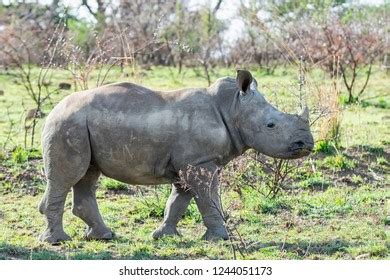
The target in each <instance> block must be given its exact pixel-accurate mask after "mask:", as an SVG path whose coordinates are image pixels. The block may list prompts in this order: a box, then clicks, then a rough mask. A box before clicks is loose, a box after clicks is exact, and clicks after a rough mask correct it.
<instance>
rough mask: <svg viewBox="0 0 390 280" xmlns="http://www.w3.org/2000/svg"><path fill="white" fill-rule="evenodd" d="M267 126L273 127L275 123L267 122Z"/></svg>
mask: <svg viewBox="0 0 390 280" xmlns="http://www.w3.org/2000/svg"><path fill="white" fill-rule="evenodd" d="M267 127H268V128H274V127H275V124H274V123H272V122H271V123H268V124H267Z"/></svg>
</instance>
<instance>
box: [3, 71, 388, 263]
mask: <svg viewBox="0 0 390 280" xmlns="http://www.w3.org/2000/svg"><path fill="white" fill-rule="evenodd" d="M176 71H177V70H175V69H168V68H153V69H150V70H148V71H141V70H138V71H137V72H136V73H135V74H133V75H132V73H130V77H127V75H123V74H120V73H119V72H118V71H117V70H115V71H114V73H113V74H112V76H109V77H108V81H110V82H111V81H117V80H132V81H135V82H138V83H142V84H145V85H147V86H150V87H153V88H161V89H174V88H180V87H183V86H206V84H205V79H204V78H202V77H200V76H199V75H198V74H197V72H196V71H193V70H191V69H188V70H185V73H184V74H180V75H179V74H177V73H176ZM294 71H295V70H294V69H288V71H286V70H282V69H281V70H278V71H277V72H276V73H275V74H274V75H265V74H264V73H262V72H261V71H256V73H254V76H255V77H256V78H257V80H258V82H259V84H260V89H263V90H262V91H264V94H265V95H266V96H267V97H268V98H269V99H270V100H272V101H273V102H276V101H277V98H275V96H274V95H273V90H274V91H276V92H278V93H279V92H280V91H281V90H280V89H281V88H282V87H280V86H278V87H275V85H276V84H280V83H284V87H283V88H284V89H287V88H289V87H290V86H291V84H294V78H295V76H296V73H295V72H294ZM224 75H231V76H233V75H234V71H233V70H228V69H227V70H219V71H218V72H216V73H215V74H213V78H214V79H215V78H216V77H221V76H224ZM69 79H70V76H69V74H68V73H66V72H65V71H59V70H58V71H55V72H54V74H53V76H52V87H55V86H56V85H57V84H58V83H59V82H63V81H69ZM0 85H1V88H0V89H1V90H4V95H3V96H0V106H1V111H0V129H1V130H0V131H1V134H0V143H4V145H3V149H2V152H1V154H0V160H1V165H0V259H232V258H238V259H389V258H390V204H389V200H390V188H389V171H390V165H389V162H390V137H389V136H390V113H389V99H388V97H386V94H388V92H386V90H388V89H387V88H386V86H387V85H388V76H386V73H385V72H383V71H381V70H380V69H376V71H375V72H374V75H373V77H372V81H371V83H370V84H369V87H368V89H367V92H366V93H365V95H366V96H365V97H366V100H365V101H364V102H360V103H359V104H353V105H345V106H344V107H343V113H342V122H341V134H340V136H341V140H340V143H339V145H338V146H337V147H334V146H332V145H331V144H329V143H319V142H318V143H317V145H316V149H317V150H316V152H315V153H313V154H312V155H311V156H310V157H309V158H307V159H306V160H305V161H304V162H303V163H301V164H300V167H299V168H298V169H294V171H293V172H292V173H291V174H290V178H289V180H288V181H287V184H286V186H285V188H284V190H283V191H281V192H280V193H279V194H278V195H277V196H276V197H275V198H272V197H267V196H265V195H264V193H263V191H264V189H265V186H264V182H266V181H267V178H269V177H270V176H271V175H270V174H269V173H267V172H265V171H264V170H263V169H262V167H261V166H260V165H259V164H257V163H255V162H253V161H250V160H247V159H246V158H249V157H250V153H249V154H247V155H245V156H244V157H246V158H241V159H237V161H236V162H235V163H234V164H236V165H240V166H241V167H240V168H238V169H237V168H236V169H235V167H234V166H235V165H234V164H231V165H230V166H228V168H227V170H235V172H234V173H233V174H231V173H228V172H225V173H223V176H225V177H224V178H226V180H227V181H228V182H229V184H227V183H226V182H224V184H223V193H222V198H223V204H224V209H225V211H226V213H227V214H228V224H229V227H230V228H231V229H232V240H231V241H225V242H223V241H221V242H206V241H203V240H201V236H202V234H203V233H204V230H205V228H204V226H203V224H202V221H201V217H200V215H199V213H198V211H197V209H196V206H195V204H194V203H192V204H191V206H190V208H189V209H188V211H187V213H186V215H185V217H184V219H183V220H182V221H181V222H180V224H179V230H180V232H181V233H182V236H181V237H165V238H163V239H160V240H157V241H155V240H153V239H152V238H151V233H152V231H153V230H154V229H155V228H156V227H157V226H158V225H159V223H161V221H162V217H163V210H164V204H165V201H166V198H167V197H168V195H169V191H170V188H169V186H149V187H145V186H128V185H125V184H122V183H120V182H117V181H114V180H111V179H109V178H101V180H100V181H99V184H100V188H99V190H98V194H97V197H98V203H99V205H100V209H101V212H102V215H103V217H104V219H105V221H106V223H107V225H108V226H109V227H111V228H112V229H113V230H114V231H115V233H116V238H115V239H114V240H113V241H109V242H101V241H85V240H84V239H83V238H82V236H83V232H84V224H83V223H82V222H81V221H80V220H79V219H78V218H76V217H75V216H73V215H72V213H71V211H70V208H71V201H70V195H69V198H68V201H67V203H66V207H65V213H64V225H65V230H66V231H67V233H68V234H69V235H70V236H71V237H72V238H73V240H72V241H69V242H65V243H64V244H62V245H59V246H50V245H47V244H41V243H39V242H38V241H37V237H38V235H39V234H40V232H42V231H43V229H44V219H43V216H42V215H40V214H39V212H38V210H37V205H38V202H39V200H40V198H41V196H42V193H43V191H44V188H45V182H44V175H43V168H42V160H41V153H40V151H39V136H38V137H36V143H35V146H36V147H37V148H38V150H30V151H27V150H25V149H24V148H22V146H23V143H24V130H23V128H22V127H23V126H21V125H20V120H21V119H23V118H24V115H23V112H24V111H25V110H28V109H30V108H32V102H31V101H29V99H28V97H26V95H25V94H24V91H23V87H22V86H21V85H19V84H18V83H17V82H16V80H15V78H14V77H13V76H11V75H6V74H4V73H3V74H1V75H0ZM270 88H273V90H267V89H270ZM71 92H72V90H69V91H65V90H64V91H60V93H59V94H58V95H55V96H53V98H52V99H53V103H56V102H58V100H60V99H61V98H63V96H65V95H67V94H69V93H71ZM377 95H380V96H384V97H377V98H372V99H370V97H375V96H377ZM279 97H280V98H285V99H288V98H289V97H288V92H284V93H280V96H279ZM7 108H8V109H7ZM49 110H50V106H49V105H47V106H46V107H45V109H44V113H47V112H48V111H49ZM10 120H12V121H14V122H15V125H14V126H13V127H12V126H11V125H10ZM41 126H42V120H41V121H40V122H39V124H38V127H41ZM11 128H12V129H11ZM38 130H40V128H39V129H38ZM315 133H316V131H315ZM8 136H9V137H8ZM9 138H11V139H9ZM7 139H8V140H7ZM15 147H17V148H15ZM253 178H255V179H253ZM260 179H261V180H260ZM262 180H264V181H262Z"/></svg>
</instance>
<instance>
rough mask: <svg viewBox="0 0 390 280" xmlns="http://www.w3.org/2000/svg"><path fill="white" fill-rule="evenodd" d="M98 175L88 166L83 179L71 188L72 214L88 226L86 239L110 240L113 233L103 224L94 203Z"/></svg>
mask: <svg viewBox="0 0 390 280" xmlns="http://www.w3.org/2000/svg"><path fill="white" fill-rule="evenodd" d="M100 174H101V172H100V170H99V169H98V168H96V167H95V166H94V165H90V167H89V169H88V171H87V173H86V174H85V175H84V177H83V178H81V180H80V181H78V182H77V184H76V185H75V186H74V187H73V207H72V213H73V214H74V215H75V216H77V217H79V218H80V219H82V220H83V221H84V222H85V223H86V224H87V225H88V227H87V230H86V232H85V238H86V239H94V240H110V239H112V238H113V236H114V235H113V232H112V231H111V230H110V229H109V228H108V227H107V226H106V225H105V224H104V221H103V218H102V216H101V215H100V212H99V208H98V204H97V201H96V189H97V185H96V182H97V180H98V178H99V176H100Z"/></svg>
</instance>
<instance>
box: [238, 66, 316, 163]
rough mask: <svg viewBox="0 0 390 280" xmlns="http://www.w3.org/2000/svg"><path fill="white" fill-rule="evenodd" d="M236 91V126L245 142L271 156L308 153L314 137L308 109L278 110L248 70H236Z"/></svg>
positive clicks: (291, 155)
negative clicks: (258, 88)
mask: <svg viewBox="0 0 390 280" xmlns="http://www.w3.org/2000/svg"><path fill="white" fill-rule="evenodd" d="M236 82H237V85H238V88H239V90H240V94H239V99H240V100H239V101H240V102H238V104H239V110H238V111H239V116H240V117H239V118H237V121H236V122H237V123H236V125H237V127H238V130H239V133H240V136H241V137H242V140H243V141H244V143H245V144H246V145H247V146H248V147H250V148H253V149H255V150H256V151H258V152H260V153H263V154H265V155H268V156H270V157H275V158H282V159H296V158H300V157H303V156H307V155H309V154H310V152H311V151H312V149H313V145H314V141H313V136H312V134H311V132H310V126H309V110H308V108H307V107H306V108H305V109H304V110H303V111H302V113H300V114H287V113H284V112H281V111H279V110H278V109H276V108H275V107H274V106H272V105H271V104H270V103H268V102H267V100H266V99H265V98H264V97H263V95H262V94H261V93H260V92H259V91H258V90H257V82H256V80H255V79H253V78H252V75H251V73H250V72H248V71H246V70H238V71H237V78H236Z"/></svg>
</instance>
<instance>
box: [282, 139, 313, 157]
mask: <svg viewBox="0 0 390 280" xmlns="http://www.w3.org/2000/svg"><path fill="white" fill-rule="evenodd" d="M313 147H314V143H313V142H303V141H297V142H294V143H292V144H291V146H290V147H289V148H288V153H289V156H288V157H289V158H291V159H294V158H300V157H304V156H308V155H309V154H310V153H311V152H312V151H313Z"/></svg>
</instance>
